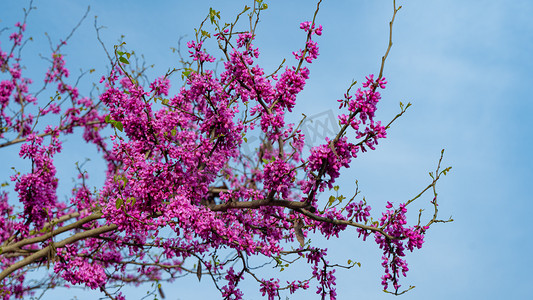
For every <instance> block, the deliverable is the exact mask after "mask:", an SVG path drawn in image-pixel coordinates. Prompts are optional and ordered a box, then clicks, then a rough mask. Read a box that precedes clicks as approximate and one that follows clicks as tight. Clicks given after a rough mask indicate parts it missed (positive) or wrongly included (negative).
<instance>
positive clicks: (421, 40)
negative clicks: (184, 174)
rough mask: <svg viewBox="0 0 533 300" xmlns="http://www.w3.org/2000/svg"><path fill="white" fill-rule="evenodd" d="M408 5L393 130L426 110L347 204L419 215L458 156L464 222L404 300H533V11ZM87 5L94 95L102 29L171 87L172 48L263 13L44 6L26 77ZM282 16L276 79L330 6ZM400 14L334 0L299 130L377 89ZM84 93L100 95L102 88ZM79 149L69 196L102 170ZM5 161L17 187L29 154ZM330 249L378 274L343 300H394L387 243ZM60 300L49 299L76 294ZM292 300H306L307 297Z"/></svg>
mask: <svg viewBox="0 0 533 300" xmlns="http://www.w3.org/2000/svg"><path fill="white" fill-rule="evenodd" d="M397 2H398V4H399V5H402V6H403V8H402V9H401V10H400V12H399V13H398V15H397V20H396V23H395V25H394V26H395V27H394V36H393V39H394V46H393V48H392V50H391V53H390V55H389V58H388V61H387V63H386V66H385V72H384V74H385V77H386V78H387V79H388V81H389V84H388V86H387V89H386V90H385V91H384V92H383V93H382V94H383V99H382V102H381V103H380V107H379V112H378V115H377V116H378V118H381V119H382V120H383V121H388V120H390V119H391V118H392V117H393V116H394V115H395V114H396V113H397V112H398V110H399V106H398V103H399V102H400V101H403V102H404V103H406V102H411V103H412V104H413V106H412V108H411V109H410V110H409V111H408V113H407V114H406V115H404V117H403V118H401V119H400V120H398V121H397V122H396V123H395V124H394V126H393V128H392V129H390V131H389V133H388V138H387V139H386V140H383V141H381V143H380V145H379V147H378V149H377V150H376V151H373V152H371V153H366V154H365V155H362V156H360V157H359V158H358V159H357V160H356V161H354V162H353V164H352V167H351V168H350V169H349V170H345V173H344V175H343V177H342V179H341V181H340V183H341V185H342V189H341V190H342V192H344V193H346V194H349V193H351V192H352V187H353V181H354V179H358V180H359V187H360V189H361V190H362V194H363V195H364V196H365V197H366V199H367V201H369V202H370V203H371V204H372V205H373V207H374V209H375V210H376V211H380V210H382V209H383V207H384V205H385V203H386V201H394V202H396V203H398V202H403V201H405V200H407V199H409V198H410V197H412V196H413V195H415V194H416V193H417V192H418V191H419V190H421V189H422V188H423V187H424V186H425V185H427V183H428V180H429V177H428V175H427V173H428V172H429V171H433V170H434V168H435V166H436V163H437V161H438V158H439V154H440V150H441V149H442V148H445V149H446V152H445V158H444V165H451V166H453V170H452V172H451V173H449V175H448V176H446V177H444V178H443V179H442V180H441V182H440V184H439V186H438V188H439V197H440V213H441V217H442V218H447V217H449V216H453V219H454V220H455V221H454V222H453V223H448V224H436V225H435V226H434V227H432V229H431V230H430V231H429V233H428V235H427V237H426V244H425V245H424V248H423V249H421V250H419V251H417V252H415V253H413V254H409V255H408V263H409V266H410V272H409V274H408V277H407V279H404V280H403V283H404V285H405V286H407V285H409V284H411V285H416V288H415V289H414V290H412V291H410V292H409V293H407V294H406V295H404V296H402V298H403V299H427V298H429V297H430V298H431V299H450V298H451V299H471V298H476V299H502V298H504V297H505V298H509V299H526V298H527V296H529V294H530V291H529V287H531V286H532V284H533V280H532V279H531V277H530V275H529V271H530V269H531V268H533V263H532V262H531V259H529V253H530V251H528V249H531V247H532V246H533V243H532V241H531V239H530V238H529V235H528V234H529V232H530V231H531V229H533V228H532V227H533V226H532V225H531V223H529V221H528V218H529V214H530V212H531V211H533V204H532V202H531V200H533V199H532V197H531V194H530V188H529V182H530V181H531V180H532V179H533V159H531V156H530V151H531V150H530V149H531V147H532V144H533V143H532V142H533V133H532V131H531V128H533V121H532V120H533V118H531V116H530V114H531V112H533V102H532V99H531V96H530V91H529V90H530V88H531V86H532V85H533V72H532V71H531V70H532V68H533V57H532V53H533V23H532V22H530V21H531V15H533V2H531V1H529V0H515V1H503V0H488V1H459V0H434V1H423V0H409V1H400V0H398V1H397ZM87 3H89V4H90V5H91V11H90V13H89V17H88V18H87V20H85V22H84V23H83V24H82V26H81V27H80V28H79V30H78V31H77V32H76V34H75V35H74V37H73V38H72V40H71V41H70V43H69V45H68V46H67V47H66V48H65V49H64V53H66V54H67V66H68V67H69V68H70V69H71V71H72V72H73V73H74V74H77V73H76V72H77V70H79V69H80V68H83V69H89V68H95V69H96V72H95V73H94V74H93V75H94V76H93V77H87V78H85V79H84V82H86V83H90V82H94V81H96V80H97V79H98V77H99V76H101V75H102V74H104V73H105V71H106V69H105V67H106V61H105V54H104V53H103V51H102V50H101V47H100V46H99V45H97V41H96V35H95V31H94V28H93V20H94V16H95V15H97V16H98V21H99V23H100V24H101V25H105V26H106V27H107V29H105V30H104V31H103V32H102V35H103V38H104V40H105V42H106V44H107V45H108V46H109V48H111V49H112V45H113V44H114V43H116V40H117V39H118V38H119V36H120V35H121V34H124V35H125V41H126V42H127V45H128V48H129V49H132V50H135V51H136V52H137V53H140V54H144V55H145V57H146V61H147V63H148V64H155V68H154V69H153V70H151V71H150V72H149V74H150V75H151V76H158V75H160V74H162V73H163V72H165V71H166V70H167V69H168V68H171V67H177V66H179V64H178V57H177V55H175V54H172V53H171V51H170V47H176V46H177V41H178V39H179V37H180V36H185V35H188V37H192V34H193V28H195V27H197V26H198V25H199V23H200V21H201V20H202V19H203V18H204V17H205V15H206V14H207V12H208V10H209V7H213V8H215V9H217V10H220V11H222V18H223V19H225V20H232V17H233V16H234V15H235V14H236V13H237V12H239V11H240V9H242V7H243V6H244V5H245V4H249V3H250V1H220V0H219V1H194V2H193V1H152V2H150V3H151V5H148V4H147V3H148V2H146V1H128V2H126V1H99V0H98V1H86V2H83V3H82V2H81V1H67V0H64V1H59V0H54V1H46V2H44V1H36V3H34V4H35V5H36V6H37V7H38V9H37V10H36V11H33V12H32V14H31V15H30V17H29V20H28V35H30V36H32V37H33V38H34V42H32V43H30V44H29V45H28V46H27V47H26V48H25V50H24V53H23V54H24V56H25V64H26V67H27V71H26V73H25V74H26V76H28V77H32V78H33V77H37V76H42V75H41V74H43V71H44V68H45V67H46V64H45V63H44V62H43V61H42V60H41V59H40V58H39V57H38V55H37V53H42V54H43V55H44V56H47V55H49V53H50V50H49V48H48V43H47V40H46V38H45V37H44V35H43V33H44V32H45V31H46V32H48V33H49V34H50V36H51V37H52V39H53V40H54V41H57V40H58V39H59V38H63V37H65V36H66V35H67V34H68V32H70V30H71V29H72V27H73V26H75V24H76V23H77V22H78V20H79V19H80V18H81V16H82V15H83V14H84V12H85V10H86V8H87ZM267 3H268V4H269V9H268V10H267V11H265V13H264V14H263V16H262V19H261V22H260V25H259V26H260V29H259V31H258V37H257V41H256V43H255V44H256V45H257V46H259V47H260V50H261V53H262V54H261V62H260V63H261V65H262V66H263V67H265V69H267V70H274V69H275V68H277V66H278V65H279V63H280V62H281V60H282V59H283V58H287V61H288V62H291V61H292V55H291V54H290V53H291V52H292V51H295V50H297V49H299V48H301V47H302V45H303V42H304V38H305V37H304V35H303V32H302V31H301V30H300V29H299V28H298V25H299V23H300V22H302V21H307V20H309V19H311V18H312V14H313V12H314V8H315V6H316V3H314V2H313V1H303V0H300V1H267ZM26 5H27V3H26V1H15V0H4V1H3V3H2V8H3V9H2V11H1V12H0V20H1V22H0V28H3V27H6V26H13V24H14V23H15V22H16V21H17V20H19V19H20V18H21V16H22V7H24V6H26ZM391 14H392V0H373V1H370V0H364V1H363V0H361V1H327V0H324V2H323V3H322V6H321V10H320V12H319V14H318V17H317V22H318V23H320V24H322V25H323V26H324V33H323V36H322V37H320V38H318V39H317V41H318V42H319V46H320V56H319V59H318V60H317V61H315V62H313V64H312V65H311V66H309V68H310V70H311V78H310V80H309V81H308V83H307V86H306V89H305V91H304V92H302V93H301V94H300V96H299V98H298V102H297V103H298V104H297V107H296V109H295V112H296V117H297V116H299V115H300V113H302V112H303V113H305V114H307V115H313V114H317V113H320V112H324V111H328V110H330V109H331V110H333V111H336V103H337V102H336V99H338V98H341V97H342V94H343V93H344V91H345V90H346V88H347V86H348V85H349V84H350V82H351V80H352V79H355V80H358V81H359V82H361V81H362V80H363V79H364V76H366V75H368V74H370V73H378V72H379V64H380V58H381V56H382V55H383V53H384V51H385V49H386V46H387V39H388V36H387V35H388V22H389V19H390V17H391ZM6 37H7V34H6V32H4V33H3V34H2V36H0V41H1V42H2V44H1V46H4V45H5V43H6ZM185 40H187V38H186V39H185ZM32 74H35V75H34V76H32ZM82 87H83V88H85V89H86V90H87V89H89V88H90V84H85V85H82ZM68 141H69V142H70V144H69V146H67V145H65V151H64V153H63V154H62V159H61V161H60V164H59V166H58V170H60V171H59V172H60V176H62V177H63V178H64V179H62V181H61V182H62V183H61V188H62V189H64V190H65V191H68V189H69V183H70V178H72V177H73V176H74V174H75V173H74V167H73V163H74V162H75V161H83V160H84V158H85V157H91V158H92V160H91V162H89V163H88V164H87V166H88V168H89V169H90V170H94V172H97V171H98V170H101V164H100V163H99V162H98V159H97V157H96V156H95V153H94V152H91V151H90V150H83V152H82V151H80V144H79V139H76V138H75V137H69V138H68ZM0 151H1V155H2V156H3V157H7V158H8V159H7V160H4V161H3V162H2V170H1V171H0V175H1V178H0V181H4V180H6V179H7V176H9V175H10V173H9V172H10V169H9V167H11V166H12V165H15V162H12V159H14V158H15V157H16V152H14V151H15V150H14V149H0ZM85 151H86V152H85ZM80 152H81V153H80ZM21 168H23V166H22V165H21ZM6 170H7V171H6ZM91 176H92V178H93V179H94V180H95V182H98V180H99V179H101V178H100V176H99V175H98V174H97V173H95V174H91ZM63 182H64V183H63ZM95 184H96V183H95ZM324 197H327V195H324ZM422 200H423V201H426V202H427V201H429V200H428V199H422ZM424 205H425V204H421V206H420V207H426V206H427V205H426V206H424ZM413 217H414V215H413ZM317 244H320V245H323V246H325V247H327V248H329V249H330V253H331V254H332V258H333V257H334V258H338V259H339V260H343V261H345V260H346V259H347V258H351V259H354V260H357V261H360V262H362V264H363V265H362V267H361V268H360V269H357V270H350V271H338V273H337V278H338V286H337V287H338V294H339V299H354V298H362V299H364V298H370V299H391V297H392V296H390V295H386V294H384V293H383V292H381V286H380V280H379V277H380V276H381V273H382V268H381V266H380V260H379V258H380V256H381V255H380V252H379V251H378V249H377V247H376V246H375V244H374V243H373V241H367V242H365V243H363V242H362V241H360V240H358V239H356V238H355V237H354V234H353V233H352V234H350V233H348V234H344V235H343V236H342V237H341V239H340V240H330V241H321V240H320V239H318V238H317ZM267 271H268V270H267ZM164 288H165V291H166V294H167V299H177V298H179V299H182V300H183V299H198V298H208V297H209V298H211V299H214V298H217V296H216V295H217V294H216V291H215V289H214V288H212V287H211V286H210V285H209V283H207V282H205V281H204V282H202V283H200V284H199V283H197V281H196V278H192V277H191V278H190V279H184V280H182V281H177V282H176V283H174V284H173V285H168V286H164ZM254 288H255V287H254ZM313 290H314V289H313ZM58 292H59V293H60V294H57V293H58ZM58 292H56V293H50V294H49V295H48V296H47V297H44V298H45V299H53V298H54V297H57V295H64V293H65V292H67V291H66V290H63V289H60V290H59V291H58ZM68 292H69V293H70V292H72V293H76V295H78V299H93V298H94V294H91V293H83V292H79V291H77V290H71V291H68ZM144 292H145V290H144V289H142V288H140V289H139V290H128V293H129V294H130V295H132V299H137V298H136V297H139V298H140V296H137V295H142V294H143V293H144ZM61 293H63V294H61ZM309 295H313V294H312V293H310V294H307V296H309ZM254 297H255V298H253V299H259V298H260V297H258V296H254ZM290 299H304V294H301V295H296V296H294V297H290Z"/></svg>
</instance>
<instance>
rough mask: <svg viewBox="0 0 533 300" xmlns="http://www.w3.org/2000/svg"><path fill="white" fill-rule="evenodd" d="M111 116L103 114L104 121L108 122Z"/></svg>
mask: <svg viewBox="0 0 533 300" xmlns="http://www.w3.org/2000/svg"><path fill="white" fill-rule="evenodd" d="M110 121H111V117H110V116H109V115H107V116H105V122H106V123H110Z"/></svg>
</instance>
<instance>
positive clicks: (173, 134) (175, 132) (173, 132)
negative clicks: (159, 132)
mask: <svg viewBox="0 0 533 300" xmlns="http://www.w3.org/2000/svg"><path fill="white" fill-rule="evenodd" d="M170 133H171V134H172V136H176V134H177V133H178V132H177V131H176V129H172V130H171V131H170Z"/></svg>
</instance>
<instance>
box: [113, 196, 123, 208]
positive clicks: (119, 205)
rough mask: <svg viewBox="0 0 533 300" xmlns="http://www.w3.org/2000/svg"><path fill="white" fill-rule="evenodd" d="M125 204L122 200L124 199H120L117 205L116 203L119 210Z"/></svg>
mask: <svg viewBox="0 0 533 300" xmlns="http://www.w3.org/2000/svg"><path fill="white" fill-rule="evenodd" d="M123 203H124V200H122V198H118V199H117V203H115V205H116V207H117V209H120V207H121V206H122V204H123Z"/></svg>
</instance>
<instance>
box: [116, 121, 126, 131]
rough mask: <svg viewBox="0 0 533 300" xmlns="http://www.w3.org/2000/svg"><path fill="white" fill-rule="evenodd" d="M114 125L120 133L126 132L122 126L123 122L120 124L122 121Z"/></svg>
mask: <svg viewBox="0 0 533 300" xmlns="http://www.w3.org/2000/svg"><path fill="white" fill-rule="evenodd" d="M113 125H115V128H117V129H118V130H120V131H123V130H124V125H122V122H120V121H116V122H115V124H113Z"/></svg>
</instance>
